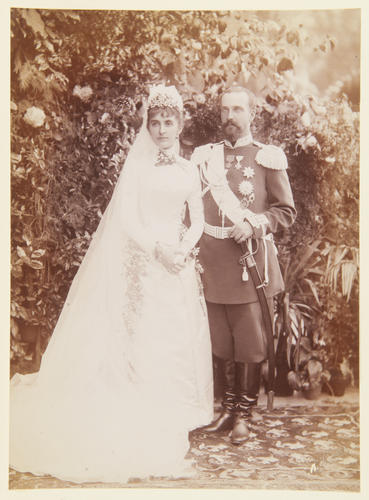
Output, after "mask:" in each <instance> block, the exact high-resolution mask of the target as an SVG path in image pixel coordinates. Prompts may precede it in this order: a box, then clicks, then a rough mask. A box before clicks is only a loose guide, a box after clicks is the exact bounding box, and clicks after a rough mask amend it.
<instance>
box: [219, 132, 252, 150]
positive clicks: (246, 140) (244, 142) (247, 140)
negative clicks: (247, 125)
mask: <svg viewBox="0 0 369 500" xmlns="http://www.w3.org/2000/svg"><path fill="white" fill-rule="evenodd" d="M252 141H253V138H252V135H251V133H250V134H248V135H245V136H244V137H240V138H239V139H237V141H236V142H235V144H234V146H232V144H231V143H230V142H229V141H228V139H225V140H224V144H225V145H226V146H227V147H229V148H233V149H235V148H239V147H241V146H248V145H249V144H251V143H252Z"/></svg>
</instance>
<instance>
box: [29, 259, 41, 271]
mask: <svg viewBox="0 0 369 500" xmlns="http://www.w3.org/2000/svg"><path fill="white" fill-rule="evenodd" d="M27 264H28V265H29V266H30V267H32V269H43V267H44V265H43V263H42V262H40V261H39V260H30V261H29V262H27Z"/></svg>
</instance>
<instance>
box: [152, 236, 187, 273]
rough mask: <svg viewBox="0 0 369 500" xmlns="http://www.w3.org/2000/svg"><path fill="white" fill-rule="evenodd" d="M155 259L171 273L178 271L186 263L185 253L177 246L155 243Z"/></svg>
mask: <svg viewBox="0 0 369 500" xmlns="http://www.w3.org/2000/svg"><path fill="white" fill-rule="evenodd" d="M155 257H156V259H157V260H158V261H159V262H160V263H161V264H162V265H163V266H164V267H165V269H166V270H167V271H168V272H170V273H173V274H177V273H179V271H181V270H182V269H183V268H184V266H185V265H186V261H185V259H186V254H185V252H183V251H181V250H180V249H179V248H178V247H176V246H172V245H166V244H163V243H157V244H156V247H155Z"/></svg>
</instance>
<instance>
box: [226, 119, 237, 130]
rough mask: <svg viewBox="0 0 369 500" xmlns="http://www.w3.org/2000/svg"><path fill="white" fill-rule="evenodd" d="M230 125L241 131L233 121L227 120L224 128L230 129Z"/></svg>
mask: <svg viewBox="0 0 369 500" xmlns="http://www.w3.org/2000/svg"><path fill="white" fill-rule="evenodd" d="M229 125H233V127H236V128H237V129H238V130H239V129H240V127H239V126H238V125H237V123H235V122H234V121H233V120H227V121H226V122H225V123H224V124H223V127H224V128H226V127H228V126H229Z"/></svg>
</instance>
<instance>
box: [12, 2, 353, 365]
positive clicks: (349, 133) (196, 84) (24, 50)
mask: <svg viewBox="0 0 369 500" xmlns="http://www.w3.org/2000/svg"><path fill="white" fill-rule="evenodd" d="M272 14H273V13H269V14H267V13H264V14H260V13H259V15H257V12H249V11H240V12H237V11H231V12H227V11H225V12H220V11H191V12H190V11H124V10H122V11H93V10H91V11H73V10H39V9H38V10H36V9H12V12H11V35H12V43H11V63H12V73H11V78H12V81H11V110H12V121H11V124H12V156H11V189H12V207H11V223H12V248H11V257H12V271H11V277H12V297H11V355H12V359H13V360H14V361H17V360H19V359H22V358H24V357H25V356H26V355H27V350H26V348H27V345H28V344H27V343H26V342H25V340H27V332H29V331H30V330H32V328H33V330H32V331H36V332H37V333H38V334H39V335H40V336H41V340H42V348H44V347H45V346H46V344H47V341H48V339H49V337H50V334H51V333H52V330H53V327H54V325H55V322H56V320H57V317H58V315H59V313H60V310H61V307H62V305H63V301H64V299H65V297H66V294H67V291H68V288H69V285H70V283H71V280H72V279H73V276H74V274H75V272H76V270H77V269H78V266H79V264H80V262H81V260H82V258H83V255H84V253H85V251H86V249H87V247H88V245H89V242H90V240H91V237H92V234H93V232H94V230H95V229H96V227H97V224H98V221H99V218H100V217H101V214H102V212H103V211H104V209H105V207H106V205H107V203H108V201H109V199H110V196H111V193H112V190H113V187H114V184H115V182H116V180H117V177H118V175H119V172H120V170H121V168H122V165H123V163H124V159H125V156H126V154H127V151H128V150H129V147H130V144H131V143H132V141H133V140H134V137H135V134H136V131H137V130H138V128H139V126H140V123H141V116H140V110H141V107H142V102H143V99H144V98H145V96H146V95H147V93H148V85H149V84H151V83H155V82H167V83H168V84H174V85H176V86H177V88H178V89H179V91H180V92H181V94H182V96H183V98H184V101H185V109H186V115H185V118H186V120H185V128H184V133H183V135H182V147H183V152H184V154H186V155H189V154H190V153H191V151H192V149H193V147H194V146H196V145H199V144H203V143H206V142H208V141H212V140H216V139H218V138H219V132H220V131H219V126H218V124H219V116H218V109H217V97H218V95H219V93H220V92H221V91H222V89H223V88H224V87H225V86H228V85H229V84H231V83H232V82H234V81H237V82H239V83H241V84H247V85H248V86H249V87H250V88H251V89H252V90H253V91H254V92H255V93H256V95H257V98H258V110H259V113H258V117H257V119H256V120H255V122H254V124H253V128H254V129H253V133H254V136H255V138H256V139H257V140H259V141H262V142H267V143H272V144H276V145H280V146H281V147H283V149H284V150H285V152H286V154H287V156H288V159H289V164H290V169H289V175H290V179H291V183H292V187H293V191H294V196H295V200H296V205H297V210H298V219H297V222H296V224H295V225H294V226H293V228H292V229H291V230H290V231H288V232H286V233H284V234H280V235H278V243H279V249H280V258H281V262H282V264H283V268H284V271H285V277H286V283H288V287H287V291H288V292H289V294H290V295H291V296H292V297H293V299H294V300H295V302H296V304H301V303H302V304H303V306H306V307H307V309H306V311H309V314H305V315H304V318H303V319H304V320H305V322H304V326H303V333H304V335H307V336H309V337H310V338H311V339H312V340H313V344H314V345H324V347H325V355H326V357H327V363H328V364H329V363H331V364H332V363H337V362H342V361H344V360H349V361H350V363H351V366H352V367H353V368H354V369H356V370H357V363H358V312H357V310H358V290H357V288H358V287H357V272H358V258H357V255H358V222H359V214H358V198H359V116H358V112H357V111H358V109H357V105H358V85H357V81H358V80H357V77H358V69H357V65H355V64H354V63H353V62H351V64H350V61H352V57H354V56H353V54H355V50H357V47H356V46H352V44H351V46H350V47H346V49H347V55H348V61H349V64H346V65H345V72H346V73H345V79H344V81H337V80H331V81H327V82H326V83H325V85H324V86H323V87H322V88H319V81H318V79H317V78H316V75H315V82H314V81H313V80H314V78H310V77H309V75H308V76H307V75H306V71H305V70H302V68H304V66H303V64H304V61H305V62H306V61H315V62H316V63H318V62H319V65H318V66H319V67H322V65H323V66H324V61H332V60H333V61H336V63H335V64H336V65H338V64H339V63H338V60H339V58H338V59H334V58H335V57H336V56H335V45H336V41H335V40H334V38H333V37H331V36H328V35H324V36H323V31H319V30H317V31H316V30H315V31H314V30H312V29H310V28H311V26H309V21H311V20H312V19H313V18H314V15H313V14H312V13H311V12H310V13H309V12H307V13H305V18H304V19H305V20H306V21H307V22H306V24H307V26H306V27H305V26H304V25H303V24H302V23H301V22H300V23H299V24H296V23H295V24H291V23H288V22H283V19H282V20H281V19H280V16H278V15H274V16H273V15H272ZM329 16H331V17H329ZM358 16H359V15H358V12H357V11H355V10H353V11H349V10H348V11H345V12H341V11H332V13H326V16H325V17H324V16H323V17H322V16H320V22H322V19H325V20H327V19H331V20H335V22H336V24H337V23H338V22H339V19H341V20H342V19H344V20H345V21H349V23H347V22H346V29H347V26H350V27H351V28H350V29H351V34H352V33H354V32H355V30H356V31H357V30H358V27H359V17H358ZM325 22H326V23H327V21H325ZM340 26H341V25H340ZM336 30H337V28H336ZM341 34H342V33H341ZM346 38H347V37H346ZM352 39H355V37H353V38H352ZM329 58H333V59H329ZM350 58H351V59H350ZM324 78H325V80H327V76H326V75H325V77H324ZM302 258H303V259H305V260H306V265H305V266H304V267H303V269H299V268H298V263H299V260H298V259H300V261H301V259H302ZM296 270H297V271H298V272H296ZM301 272H302V274H301ZM337 279H339V280H341V281H342V286H341V285H340V282H337ZM349 295H350V297H349ZM296 307H297V309H298V307H300V306H296ZM300 310H301V307H300ZM311 311H314V314H310V313H311ZM296 318H300V316H298V315H297V316H296V314H295V315H294V316H293V315H292V319H293V320H296ZM300 319H301V318H300ZM297 326H298V327H297V330H298V329H299V328H300V327H301V321H300V323H299V325H297ZM300 330H301V328H300ZM28 340H29V339H28Z"/></svg>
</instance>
